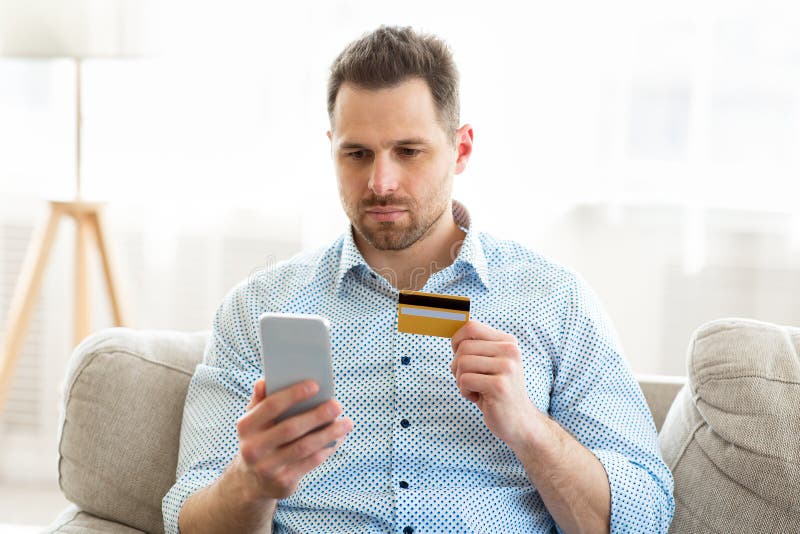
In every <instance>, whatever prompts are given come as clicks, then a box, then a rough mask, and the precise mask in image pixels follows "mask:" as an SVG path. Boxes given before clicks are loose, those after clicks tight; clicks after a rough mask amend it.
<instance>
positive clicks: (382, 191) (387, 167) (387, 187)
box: [369, 153, 400, 196]
mask: <svg viewBox="0 0 800 534" xmlns="http://www.w3.org/2000/svg"><path fill="white" fill-rule="evenodd" d="M399 170H400V169H399V168H398V166H397V163H396V162H395V161H393V160H392V157H391V155H390V154H386V153H383V154H381V153H379V154H376V155H375V159H374V160H373V163H372V176H370V178H369V188H370V189H371V190H372V192H373V193H375V194H376V195H377V196H384V195H388V194H391V193H393V192H394V191H396V190H397V185H398V180H399Z"/></svg>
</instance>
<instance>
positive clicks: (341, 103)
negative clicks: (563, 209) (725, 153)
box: [164, 27, 674, 534]
mask: <svg viewBox="0 0 800 534" xmlns="http://www.w3.org/2000/svg"><path fill="white" fill-rule="evenodd" d="M458 109H459V108H458V75H457V72H456V68H455V65H454V63H453V60H452V57H451V54H450V52H449V51H448V49H447V47H446V45H445V44H444V43H443V42H441V41H440V40H438V39H437V38H435V37H432V36H426V35H419V34H417V33H415V32H413V31H412V30H411V29H409V28H405V29H401V28H392V27H388V28H387V27H382V28H380V29H378V30H376V31H374V32H372V33H370V34H368V35H366V36H364V37H363V38H361V39H360V40H358V41H356V42H354V43H351V44H350V45H349V46H348V47H347V48H346V49H345V50H344V51H343V52H342V53H341V54H340V56H339V57H338V58H337V59H336V61H335V62H334V64H333V66H332V72H331V77H330V81H329V96H328V110H329V115H330V124H331V129H330V131H329V132H328V137H329V139H330V141H331V151H332V156H333V160H334V164H335V168H336V173H337V177H338V185H339V193H340V197H341V202H342V206H343V207H344V209H345V212H346V213H347V216H348V218H349V219H350V227H349V228H348V229H347V231H346V232H345V234H344V235H343V236H342V237H340V238H339V239H338V240H337V241H336V242H334V243H333V244H332V245H331V246H330V247H328V248H326V249H322V250H320V251H317V252H314V253H309V254H304V255H299V256H296V257H294V258H292V259H291V260H288V261H286V262H282V263H280V264H278V265H277V266H274V267H273V268H271V269H265V270H264V271H262V272H260V273H259V276H257V277H255V279H251V280H248V281H245V282H243V283H241V284H239V285H238V286H237V287H235V288H234V289H233V290H232V291H231V292H230V293H229V294H228V296H227V297H226V299H225V300H224V302H223V303H222V305H221V306H220V308H219V309H218V310H217V313H216V315H215V318H214V324H213V330H212V334H211V338H210V340H209V343H208V346H207V348H206V354H205V358H204V361H203V363H202V364H201V365H199V366H198V368H197V370H196V372H195V376H194V377H193V379H192V382H191V385H190V387H189V392H188V396H187V399H186V407H185V412H184V419H183V427H182V433H181V449H180V460H179V465H178V480H177V482H176V484H175V486H174V487H173V488H172V489H171V490H170V492H169V493H168V494H167V495H166V496H165V497H164V519H165V527H166V531H167V532H176V531H177V529H178V526H180V530H181V531H182V532H264V531H270V530H271V529H275V531H279V532H403V533H405V534H409V533H412V532H470V531H474V532H506V533H507V532H550V531H552V530H553V529H554V528H558V529H560V530H561V531H563V532H607V531H609V530H611V531H612V532H665V531H666V530H667V528H668V526H669V523H670V521H671V518H672V513H673V508H674V504H673V498H672V477H671V475H670V472H669V470H668V469H667V467H666V466H665V465H664V463H663V461H662V460H661V458H660V456H659V453H658V447H657V443H656V433H655V428H654V425H653V421H652V418H651V416H650V412H649V411H648V409H647V405H646V403H645V401H644V398H643V395H642V393H641V390H640V389H639V387H638V385H637V383H636V381H635V380H634V379H633V377H632V376H631V372H630V370H629V368H628V366H627V364H626V363H625V361H624V359H623V358H622V356H621V355H620V349H619V345H618V342H617V341H616V338H615V335H614V333H613V330H612V328H611V326H610V325H609V323H608V320H607V318H606V316H605V314H604V312H603V311H602V310H601V308H600V306H599V304H598V303H597V300H596V297H595V296H594V294H593V293H592V292H591V290H589V289H588V288H587V286H586V285H585V284H584V282H583V281H582V280H581V279H580V278H579V277H577V276H576V275H574V274H572V273H571V272H570V271H568V270H566V269H564V268H562V267H560V266H558V265H556V264H554V263H552V262H549V261H547V260H546V259H544V258H542V257H541V256H539V255H537V254H535V253H533V252H531V251H529V250H527V249H525V248H523V247H522V246H520V245H518V244H515V243H512V242H508V241H501V240H497V239H495V238H493V237H491V236H488V235H486V234H483V233H479V232H478V231H477V230H476V229H475V228H473V225H472V224H471V223H470V218H469V215H468V214H467V211H466V209H465V208H464V207H463V206H462V205H461V204H459V203H457V202H455V201H452V200H451V197H450V194H451V190H452V180H453V175H454V174H459V173H461V172H462V171H463V170H464V168H465V167H466V165H467V162H468V160H469V157H470V154H471V152H472V138H473V133H472V128H471V127H470V126H469V125H464V126H461V127H458V124H459V123H458V121H459V112H458ZM399 289H414V290H422V291H425V292H432V293H446V294H452V295H462V296H468V297H470V298H471V301H472V308H471V317H472V318H473V320H471V321H469V322H468V323H467V324H465V325H464V326H463V327H462V328H461V329H460V330H458V332H456V333H455V335H454V336H453V337H452V339H447V338H439V337H432V336H421V335H416V334H407V333H401V332H398V329H397V300H398V290H399ZM265 311H280V312H289V313H314V314H319V315H323V316H325V317H327V318H328V319H329V320H330V322H331V325H332V331H331V336H332V347H333V370H334V378H335V390H336V391H335V396H336V400H331V401H329V402H327V403H326V404H323V405H321V406H319V407H318V408H315V409H313V410H310V411H308V412H306V413H304V414H300V415H297V416H294V417H291V418H288V419H286V420H284V421H282V422H280V423H276V418H277V417H278V416H279V415H280V414H281V413H283V412H284V411H285V410H286V409H288V408H289V407H290V406H292V405H294V404H295V403H297V402H299V401H301V400H303V399H306V398H308V397H310V396H312V395H313V394H314V392H315V391H316V388H317V386H316V385H315V384H313V383H309V382H303V383H300V384H297V385H295V386H292V387H289V388H287V389H284V390H281V391H265V388H264V381H263V378H260V377H261V374H262V369H261V360H260V347H259V341H258V335H257V330H256V329H257V322H258V317H259V316H260V315H261V314H262V313H263V312H265ZM343 415H346V417H345V416H343ZM334 440H336V442H337V444H336V445H335V446H334V447H332V448H329V447H326V444H329V443H330V442H331V441H334Z"/></svg>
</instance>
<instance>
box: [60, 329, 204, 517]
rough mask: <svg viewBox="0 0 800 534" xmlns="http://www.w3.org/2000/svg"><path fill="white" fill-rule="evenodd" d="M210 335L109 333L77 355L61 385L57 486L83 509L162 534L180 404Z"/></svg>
mask: <svg viewBox="0 0 800 534" xmlns="http://www.w3.org/2000/svg"><path fill="white" fill-rule="evenodd" d="M206 337H207V333H206V332H197V333H183V332H169V331H146V330H139V331H135V330H130V329H127V328H109V329H106V330H102V331H100V332H98V333H96V334H93V335H91V336H89V337H87V338H86V339H85V340H84V341H83V342H81V344H80V345H79V346H78V347H77V348H76V349H75V351H74V352H73V356H72V359H71V360H70V364H69V368H68V371H67V377H66V382H65V385H64V395H63V398H64V401H63V406H62V410H61V425H60V435H59V453H60V460H59V484H60V486H61V489H62V491H63V492H64V495H65V496H66V497H67V498H68V499H69V500H70V501H72V502H73V503H75V504H76V505H78V506H79V507H80V508H81V509H82V510H84V511H86V512H88V513H90V514H92V515H94V516H97V517H99V518H104V519H109V520H112V521H116V522H120V523H123V524H125V525H128V526H130V527H133V528H135V529H139V530H143V531H146V532H163V528H164V527H163V520H162V515H161V498H162V497H163V495H164V494H165V493H166V492H167V491H168V490H169V488H170V487H171V486H172V485H173V484H174V482H175V467H176V464H177V454H178V442H179V437H180V428H181V418H182V417H183V404H184V401H185V398H186V390H187V388H188V386H189V380H190V379H191V376H192V374H193V373H194V368H195V366H196V365H197V364H198V363H199V362H200V360H201V359H202V355H203V351H204V347H205V342H206Z"/></svg>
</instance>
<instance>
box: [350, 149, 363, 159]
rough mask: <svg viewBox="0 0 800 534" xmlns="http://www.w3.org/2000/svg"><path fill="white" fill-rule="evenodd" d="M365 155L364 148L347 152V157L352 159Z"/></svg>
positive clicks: (361, 157)
mask: <svg viewBox="0 0 800 534" xmlns="http://www.w3.org/2000/svg"><path fill="white" fill-rule="evenodd" d="M364 155H365V154H364V151H363V150H353V151H352V152H348V153H347V157H348V158H351V159H364Z"/></svg>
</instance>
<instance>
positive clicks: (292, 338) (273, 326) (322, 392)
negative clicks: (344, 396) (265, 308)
mask: <svg viewBox="0 0 800 534" xmlns="http://www.w3.org/2000/svg"><path fill="white" fill-rule="evenodd" d="M258 334H259V338H260V341H261V359H262V363H263V365H264V380H265V383H266V387H267V394H268V395H269V394H271V393H275V392H276V391H278V390H280V389H283V388H286V387H289V386H291V385H293V384H296V383H298V382H302V381H303V380H308V379H311V380H314V381H315V382H316V383H317V384H319V391H318V392H317V394H316V395H314V396H313V397H312V398H310V399H307V400H305V401H302V402H300V403H298V404H295V405H294V406H292V407H291V408H289V409H288V410H287V411H286V412H284V413H283V414H281V415H280V416H279V417H278V418H277V419H276V420H277V421H282V420H284V419H286V418H287V417H291V416H293V415H297V414H299V413H303V412H305V411H307V410H310V409H312V408H315V407H316V406H319V405H320V404H322V403H323V402H325V401H327V400H329V399H332V398H333V371H332V368H331V336H330V323H329V322H328V320H327V319H326V318H325V317H322V316H320V315H300V314H291V313H264V314H262V315H261V317H260V318H259V331H258Z"/></svg>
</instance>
